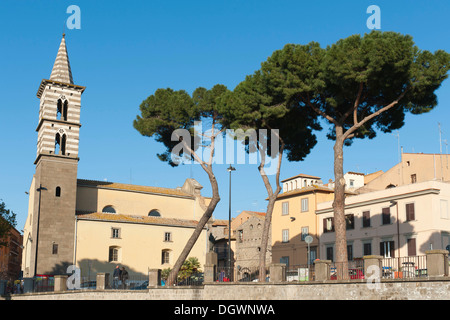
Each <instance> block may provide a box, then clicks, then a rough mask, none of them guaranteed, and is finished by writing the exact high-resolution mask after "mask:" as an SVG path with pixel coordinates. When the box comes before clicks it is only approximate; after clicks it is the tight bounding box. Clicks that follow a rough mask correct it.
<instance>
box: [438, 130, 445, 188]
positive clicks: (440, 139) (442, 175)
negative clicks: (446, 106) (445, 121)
mask: <svg viewBox="0 0 450 320" xmlns="http://www.w3.org/2000/svg"><path fill="white" fill-rule="evenodd" d="M438 127H439V152H440V156H441V181H444V168H443V166H442V130H441V123H440V122H438Z"/></svg>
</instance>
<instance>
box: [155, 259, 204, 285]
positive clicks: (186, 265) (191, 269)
mask: <svg viewBox="0 0 450 320" xmlns="http://www.w3.org/2000/svg"><path fill="white" fill-rule="evenodd" d="M171 271H172V269H171V268H166V269H163V270H161V278H162V279H163V280H167V279H168V278H169V274H170V272H171ZM198 272H202V270H201V269H200V262H199V261H198V258H196V257H189V258H188V259H186V260H185V261H184V262H183V265H182V266H181V269H180V271H179V272H178V275H177V280H178V281H181V280H185V279H188V278H190V277H192V276H193V275H195V274H196V273H198Z"/></svg>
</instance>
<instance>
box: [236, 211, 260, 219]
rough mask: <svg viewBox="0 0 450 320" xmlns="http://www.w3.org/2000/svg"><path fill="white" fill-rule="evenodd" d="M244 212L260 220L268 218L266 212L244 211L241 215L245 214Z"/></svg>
mask: <svg viewBox="0 0 450 320" xmlns="http://www.w3.org/2000/svg"><path fill="white" fill-rule="evenodd" d="M244 212H245V213H248V214H251V215H252V216H258V217H259V218H264V217H265V216H266V213H265V212H259V211H249V210H243V211H242V212H241V213H244Z"/></svg>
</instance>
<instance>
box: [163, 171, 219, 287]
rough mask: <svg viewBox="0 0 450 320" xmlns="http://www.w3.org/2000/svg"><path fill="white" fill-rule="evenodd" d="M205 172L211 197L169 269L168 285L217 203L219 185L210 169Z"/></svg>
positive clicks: (171, 283) (171, 282)
mask: <svg viewBox="0 0 450 320" xmlns="http://www.w3.org/2000/svg"><path fill="white" fill-rule="evenodd" d="M205 171H206V173H207V174H208V177H209V181H210V183H211V188H212V199H211V202H210V203H209V204H208V207H207V208H206V210H205V213H204V214H203V216H202V217H201V219H200V221H199V222H198V224H197V226H196V227H195V230H194V232H193V233H192V235H191V237H190V238H189V240H188V242H187V243H186V245H185V246H184V249H183V251H182V252H181V254H180V256H179V257H178V259H177V261H176V262H175V265H174V266H173V269H172V271H170V274H169V277H168V285H169V286H172V285H173V284H175V283H176V279H177V275H178V272H179V271H180V269H181V267H182V265H183V263H184V261H185V260H186V259H187V257H188V255H189V253H190V252H191V250H192V248H193V247H194V245H195V243H196V242H197V240H198V238H199V236H200V234H201V233H202V230H203V228H204V227H205V225H206V223H207V222H208V221H209V219H210V218H211V216H212V214H213V212H214V209H215V208H216V206H217V204H218V203H219V201H220V196H219V186H218V184H217V180H216V177H215V175H214V173H213V172H212V170H211V169H210V170H206V169H205Z"/></svg>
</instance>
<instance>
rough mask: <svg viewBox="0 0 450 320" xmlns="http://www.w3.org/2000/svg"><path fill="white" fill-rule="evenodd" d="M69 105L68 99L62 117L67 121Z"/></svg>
mask: <svg viewBox="0 0 450 320" xmlns="http://www.w3.org/2000/svg"><path fill="white" fill-rule="evenodd" d="M68 107H69V103H68V102H67V100H66V101H64V106H63V110H62V118H63V120H64V121H67V109H68Z"/></svg>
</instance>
